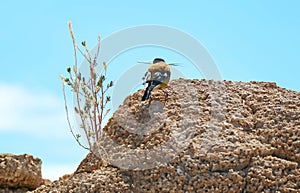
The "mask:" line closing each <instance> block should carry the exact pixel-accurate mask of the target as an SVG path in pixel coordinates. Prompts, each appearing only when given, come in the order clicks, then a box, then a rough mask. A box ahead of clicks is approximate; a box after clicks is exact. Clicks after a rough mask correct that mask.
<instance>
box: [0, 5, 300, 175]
mask: <svg viewBox="0 0 300 193" xmlns="http://www.w3.org/2000/svg"><path fill="white" fill-rule="evenodd" d="M0 7H1V12H0V24H1V30H0V50H1V60H0V65H1V70H0V153H4V152H11V153H15V154H20V153H29V154H33V155H34V156H37V157H40V158H41V159H42V160H43V175H44V177H46V178H51V179H56V178H57V177H58V176H61V175H63V174H64V173H69V172H72V171H73V170H74V168H76V166H77V165H78V164H79V163H80V161H81V160H82V159H83V158H84V156H85V155H86V153H87V152H86V151H85V150H83V149H81V148H80V147H79V146H78V145H77V144H76V142H75V140H74V139H73V138H72V136H71V134H70V133H69V131H68V128H67V125H66V119H65V114H64V106H63V98H62V92H61V81H60V79H59V78H58V74H60V73H64V72H65V69H66V68H67V67H68V66H70V65H73V50H72V43H71V39H70V36H69V32H68V27H67V22H68V21H72V22H73V28H74V30H75V34H76V37H77V39H78V41H83V40H86V41H87V43H88V46H89V47H90V48H93V47H94V46H95V45H96V40H97V35H98V34H100V35H101V37H102V39H103V38H105V37H108V36H109V35H111V34H112V33H113V32H115V31H119V30H122V29H124V28H128V27H132V26H138V25H145V24H156V25H165V26H170V27H174V28H177V29H178V30H181V31H183V32H186V33H188V34H189V35H191V36H192V37H194V38H196V39H197V40H198V41H199V42H200V43H201V44H202V45H203V46H204V47H205V48H206V49H207V51H208V52H209V53H210V55H211V56H212V58H213V59H214V61H215V63H216V64H217V66H218V68H219V71H220V73H221V75H222V78H223V79H226V80H235V81H251V80H258V81H272V82H276V83H277V84H278V85H279V86H281V87H285V88H287V89H292V90H296V91H300V78H299V72H300V67H299V66H300V54H299V51H300V35H299V34H300V20H299V18H300V12H299V7H300V3H299V1H296V0H295V1H276V0H272V1H271V0H265V1H260V0H252V1H233V0H232V1H216V0H213V1H196V0H195V1H184V2H183V1H182V2H176V3H175V2H174V1H170V0H166V1H158V0H153V1H147V2H141V1H98V0H94V1H92V0H88V1H79V0H74V1H32V0H27V1H21V0H20V1H14V0H2V1H1V2H0ZM143 49H144V50H143ZM191 49H192V48H191ZM142 53H144V54H142ZM145 53H146V54H145ZM156 56H161V57H166V58H167V60H169V61H170V60H171V62H180V63H184V64H186V63H188V61H186V60H185V58H184V57H178V55H176V54H174V53H173V54H170V53H169V51H168V50H163V49H161V48H136V49H133V50H129V51H127V52H125V53H122V54H121V55H119V56H117V57H116V58H115V59H114V60H113V62H114V63H118V62H122V61H123V59H124V61H126V62H125V63H126V64H124V65H125V67H127V66H128V68H130V66H131V65H132V64H134V63H135V62H136V61H148V60H152V59H153V58H154V57H156ZM187 66H188V65H187ZM114 68H115V67H114V66H113V65H112V68H111V69H112V70H113V69H114ZM183 68H184V69H185V76H186V77H187V78H203V77H202V76H201V75H199V77H197V76H198V75H197V74H193V70H190V71H189V70H186V69H187V68H186V67H178V70H179V71H180V70H181V69H183ZM189 72H190V74H189ZM142 75H143V74H141V75H140V76H142Z"/></svg>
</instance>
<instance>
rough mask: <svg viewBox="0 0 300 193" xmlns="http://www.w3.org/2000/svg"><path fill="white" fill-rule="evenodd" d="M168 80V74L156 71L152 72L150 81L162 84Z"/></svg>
mask: <svg viewBox="0 0 300 193" xmlns="http://www.w3.org/2000/svg"><path fill="white" fill-rule="evenodd" d="M169 78H170V72H168V71H157V72H154V74H153V78H152V80H154V81H157V82H160V83H163V82H165V81H166V80H167V79H169Z"/></svg>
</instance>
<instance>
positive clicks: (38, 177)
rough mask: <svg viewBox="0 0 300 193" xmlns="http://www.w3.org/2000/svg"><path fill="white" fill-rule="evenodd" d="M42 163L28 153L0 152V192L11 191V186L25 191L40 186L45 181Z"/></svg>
mask: <svg viewBox="0 0 300 193" xmlns="http://www.w3.org/2000/svg"><path fill="white" fill-rule="evenodd" d="M41 164H42V161H41V160H40V159H38V158H33V157H32V156H31V155H27V154H24V155H13V154H0V187H2V190H0V192H1V191H2V192H3V191H4V192H9V191H8V190H9V188H14V189H20V191H21V192H22V191H23V192H24V190H26V189H27V190H28V189H29V190H30V189H31V190H32V189H35V188H37V187H39V186H40V185H41V184H42V183H43V181H44V180H43V179H42V174H41ZM15 191H16V192H18V191H17V190H15Z"/></svg>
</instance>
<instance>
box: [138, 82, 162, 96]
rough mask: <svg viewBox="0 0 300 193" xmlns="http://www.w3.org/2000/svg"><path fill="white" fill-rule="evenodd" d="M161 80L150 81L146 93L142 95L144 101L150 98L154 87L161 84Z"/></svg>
mask: <svg viewBox="0 0 300 193" xmlns="http://www.w3.org/2000/svg"><path fill="white" fill-rule="evenodd" d="M160 83H161V82H160V81H157V80H156V81H151V82H149V83H148V86H147V88H146V90H145V92H144V95H143V97H142V101H145V100H148V99H149V98H150V94H151V92H152V90H153V89H154V87H156V86H157V85H159V84H160Z"/></svg>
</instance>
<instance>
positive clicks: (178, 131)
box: [34, 79, 300, 193]
mask: <svg viewBox="0 0 300 193" xmlns="http://www.w3.org/2000/svg"><path fill="white" fill-rule="evenodd" d="M142 94H143V90H140V91H138V92H136V93H134V94H133V95H131V96H129V97H127V98H126V99H125V101H124V103H123V104H122V105H121V106H120V107H119V109H118V110H117V111H116V112H115V113H114V115H113V117H112V118H111V119H110V120H109V122H108V124H107V126H106V127H105V128H104V130H105V134H104V136H105V137H106V138H105V137H104V138H103V141H101V142H99V143H98V146H97V147H98V149H99V147H105V149H106V150H105V151H103V150H99V151H96V150H97V148H95V149H94V153H95V154H96V155H94V154H92V153H90V154H88V155H87V157H86V158H85V159H84V160H83V161H82V162H81V164H80V165H79V167H78V169H77V170H76V171H75V172H74V173H73V174H71V175H67V176H64V177H63V178H60V179H59V180H58V181H54V182H53V183H51V184H50V185H46V186H41V187H39V188H38V189H36V190H35V191H34V192H53V193H54V192H160V193H162V192H173V193H177V192H178V193H180V192H182V193H183V192H232V193H235V192H300V167H299V165H300V93H299V92H295V91H291V90H287V89H284V88H280V87H278V86H277V85H276V84H275V83H268V82H247V83H245V82H232V81H208V80H186V79H177V80H173V81H171V82H170V84H169V87H167V88H166V89H165V90H164V91H153V93H152V95H151V101H150V102H149V101H146V102H144V103H141V96H142ZM109 139H110V140H109ZM124 149H125V150H126V151H124ZM137 155H138V156H137Z"/></svg>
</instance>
